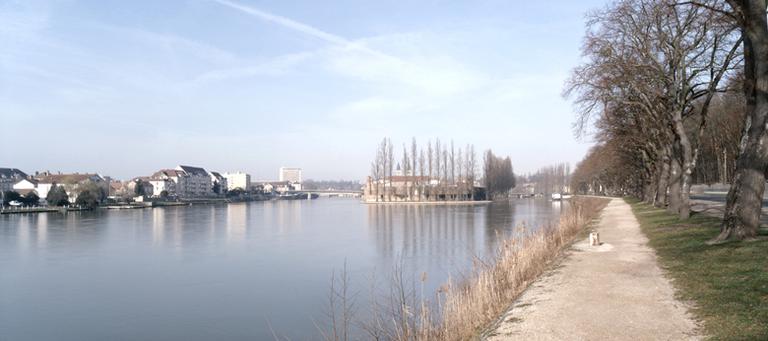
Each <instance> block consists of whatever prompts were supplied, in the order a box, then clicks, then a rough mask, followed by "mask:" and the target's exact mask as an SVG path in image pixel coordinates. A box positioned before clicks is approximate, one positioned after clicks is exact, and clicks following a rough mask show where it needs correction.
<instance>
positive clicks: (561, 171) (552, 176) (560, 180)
mask: <svg viewBox="0 0 768 341" xmlns="http://www.w3.org/2000/svg"><path fill="white" fill-rule="evenodd" d="M570 176H571V165H570V164H568V163H558V164H555V165H551V166H546V167H542V168H540V169H539V170H537V171H536V173H533V174H530V175H528V176H526V178H525V182H529V183H532V184H533V186H534V190H533V191H534V193H541V194H544V195H549V194H552V193H566V192H570V188H569V186H570V182H569V181H570V180H569V179H570Z"/></svg>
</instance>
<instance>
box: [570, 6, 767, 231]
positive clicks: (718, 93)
mask: <svg viewBox="0 0 768 341" xmlns="http://www.w3.org/2000/svg"><path fill="white" fill-rule="evenodd" d="M582 50H583V52H584V55H585V57H586V60H587V61H586V62H585V63H584V64H582V65H580V66H579V67H577V68H576V69H575V70H574V71H573V74H572V76H571V78H570V80H569V81H568V83H567V85H566V90H565V95H566V96H572V97H573V98H574V99H575V103H576V105H577V107H578V112H579V115H578V119H577V123H576V128H577V132H578V133H579V134H585V133H586V132H589V131H590V129H591V127H593V126H594V128H595V130H594V133H595V136H596V138H597V141H598V144H597V145H596V146H595V147H594V148H593V149H592V150H591V151H590V152H589V154H588V155H587V156H586V158H585V159H584V160H583V161H582V162H581V163H580V164H579V166H578V167H577V169H576V171H575V172H574V175H573V178H572V183H573V187H574V189H577V190H580V191H582V192H595V193H605V194H632V195H636V196H638V197H641V198H643V199H644V200H645V201H647V202H650V203H654V204H655V205H657V206H660V207H662V206H666V207H667V208H668V210H669V211H671V212H674V213H676V214H679V216H680V218H682V219H686V218H688V217H689V215H690V203H689V201H690V187H691V184H692V183H693V181H694V180H698V181H702V182H713V181H728V180H730V181H731V182H732V185H731V190H730V192H729V194H728V199H727V208H726V214H725V219H724V222H723V226H722V233H721V235H720V236H719V237H718V238H717V239H716V240H717V241H721V240H725V239H729V238H736V239H742V238H750V237H754V236H755V235H756V231H757V225H758V220H759V214H760V208H761V206H762V194H763V191H764V186H765V173H766V170H767V166H768V148H766V143H768V134H767V133H766V123H768V121H767V120H766V119H767V118H768V91H767V90H768V89H766V87H768V28H767V27H766V2H765V1H764V0H743V1H736V0H729V1H720V0H702V1H672V0H662V1H652V0H623V1H618V2H616V3H614V4H612V5H610V6H608V7H607V8H605V9H603V10H600V11H596V12H594V13H592V14H591V15H590V16H589V21H588V30H587V37H586V39H585V43H584V46H583V48H582ZM738 132H740V133H738Z"/></svg>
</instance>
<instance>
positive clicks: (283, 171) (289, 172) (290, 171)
mask: <svg viewBox="0 0 768 341" xmlns="http://www.w3.org/2000/svg"><path fill="white" fill-rule="evenodd" d="M280 181H290V182H291V183H301V168H296V167H280Z"/></svg>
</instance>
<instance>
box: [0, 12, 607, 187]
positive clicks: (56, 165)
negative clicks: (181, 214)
mask: <svg viewBox="0 0 768 341" xmlns="http://www.w3.org/2000/svg"><path fill="white" fill-rule="evenodd" d="M602 6H603V1H510V0H498V1H496V0H479V1H442V0H424V1H410V0H402V1H358V0H341V1H287V0H279V1H278V0H276V1H271V0H177V1H171V0H168V1H155V0H133V1H124V0H90V1H86V0H83V1H75V0H59V1H35V0H19V1H15V0H0V23H2V24H0V131H2V139H1V140H0V141H2V143H0V167H14V168H20V169H22V170H24V171H26V172H28V173H31V172H34V171H38V170H50V171H61V172H97V173H100V174H103V175H110V176H113V177H116V178H121V179H128V178H131V177H134V176H143V175H150V174H151V173H153V172H154V171H156V170H158V169H161V168H173V167H175V166H176V165H178V164H186V165H195V166H202V167H205V168H206V169H209V170H216V171H221V172H227V171H246V172H248V173H250V174H252V178H253V179H275V178H277V176H278V174H277V173H278V168H279V167H281V166H292V167H301V168H303V170H304V171H303V173H304V178H311V179H353V180H362V179H364V178H365V177H366V176H367V175H368V173H369V171H370V163H371V161H372V159H373V157H374V156H375V151H376V147H377V145H378V143H379V142H380V141H381V139H382V138H383V137H389V138H391V140H392V142H394V143H395V144H396V145H401V144H403V143H410V141H411V138H412V137H415V138H416V139H417V141H418V142H419V143H420V144H423V145H425V144H426V142H427V141H429V140H430V139H435V138H439V139H441V140H443V141H450V140H453V141H454V142H455V144H456V145H457V146H464V145H466V144H473V145H474V146H475V149H476V150H477V151H478V152H480V151H483V150H486V149H492V150H493V151H494V152H495V153H496V154H500V155H508V156H510V157H511V159H512V162H513V165H514V167H515V171H516V172H517V173H527V172H532V171H535V170H536V169H538V168H539V167H542V166H546V165H549V164H553V163H558V162H570V163H571V164H575V163H577V162H578V161H579V160H580V159H581V158H582V157H583V156H584V154H585V153H586V151H587V150H588V148H589V147H590V145H591V143H592V142H591V141H589V140H588V139H582V140H578V139H576V138H575V137H574V134H573V129H572V123H573V121H574V118H575V116H574V110H573V106H572V103H571V102H570V101H569V100H568V99H565V98H563V97H562V96H561V93H562V89H563V83H564V81H565V80H566V79H567V77H568V75H569V73H570V72H571V70H572V68H573V67H575V66H576V65H577V64H578V63H579V61H580V60H581V54H580V50H579V48H580V46H581V43H582V39H583V35H584V31H585V19H584V15H585V13H586V12H587V11H589V10H591V9H597V8H600V7H602Z"/></svg>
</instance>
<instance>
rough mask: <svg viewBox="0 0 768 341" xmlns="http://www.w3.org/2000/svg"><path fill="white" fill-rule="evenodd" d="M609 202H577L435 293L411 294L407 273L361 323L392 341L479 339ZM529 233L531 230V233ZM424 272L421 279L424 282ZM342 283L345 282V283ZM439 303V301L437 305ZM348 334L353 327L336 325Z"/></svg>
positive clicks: (501, 246) (333, 326) (519, 235)
mask: <svg viewBox="0 0 768 341" xmlns="http://www.w3.org/2000/svg"><path fill="white" fill-rule="evenodd" d="M607 201H608V200H607V199H605V198H574V200H572V201H571V202H570V205H567V206H565V208H564V210H563V211H562V212H561V214H560V216H559V220H557V221H556V222H555V223H554V224H546V225H539V226H536V227H535V228H534V229H531V230H527V229H526V228H524V227H519V226H518V228H517V230H518V231H519V233H515V234H513V235H511V236H510V237H509V238H508V239H504V240H500V241H498V243H497V245H498V246H497V248H496V251H495V252H494V253H493V255H492V256H490V257H489V258H487V259H486V258H478V257H477V255H475V256H474V258H473V259H474V262H473V263H474V267H473V268H472V269H471V271H468V272H466V273H464V274H463V275H458V276H456V277H455V278H459V280H457V281H454V280H451V279H450V278H449V280H448V282H446V283H444V284H443V285H442V286H441V287H440V288H439V290H438V291H437V293H436V294H427V295H428V296H425V293H424V292H423V291H422V293H421V295H417V294H416V293H415V292H414V293H410V291H409V290H408V289H407V287H408V285H406V284H405V283H407V282H405V281H404V279H403V274H402V273H396V274H395V275H394V278H395V279H394V282H393V287H392V288H391V289H390V292H391V295H392V296H391V297H386V298H385V302H393V305H392V306H391V307H389V306H388V304H387V303H382V302H374V303H372V307H371V309H372V310H373V317H372V320H366V321H359V322H360V324H361V325H362V326H364V327H363V329H364V330H365V332H366V333H368V334H370V335H371V336H374V338H375V335H379V336H380V335H387V337H386V338H387V339H391V340H412V339H418V340H456V341H458V340H468V339H475V338H477V336H478V335H479V334H480V333H481V332H482V331H483V330H484V329H485V328H487V327H488V326H489V325H491V324H492V323H493V321H495V320H497V319H498V317H499V316H500V315H501V314H502V313H503V312H504V311H505V310H506V309H507V307H508V306H509V303H510V302H512V301H513V300H514V299H515V297H517V296H518V295H519V294H520V293H521V292H522V291H523V290H525V288H527V287H528V285H529V284H530V283H531V282H533V281H534V280H535V279H536V278H538V277H539V276H540V275H541V274H542V273H543V272H544V271H545V270H546V269H547V268H548V267H549V265H550V264H551V262H552V261H553V260H554V259H556V258H557V257H558V255H559V254H560V251H561V250H562V248H563V247H565V246H567V245H569V244H570V243H571V241H572V240H573V238H574V236H576V235H577V234H578V233H580V232H581V231H583V230H584V229H585V228H586V226H588V225H589V224H590V222H591V221H592V220H593V219H594V218H595V217H596V216H597V215H598V213H599V212H600V210H601V209H602V208H603V207H604V205H605V204H606V203H607ZM526 230H527V231H526ZM425 276H426V273H423V274H422V277H421V279H420V280H421V281H422V282H423V281H424V280H425V278H426V277H425ZM342 282H343V281H342ZM433 299H434V300H436V301H433ZM329 328H330V329H331V330H345V329H347V328H348V324H344V323H342V324H338V325H337V324H331V326H330V327H329Z"/></svg>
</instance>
